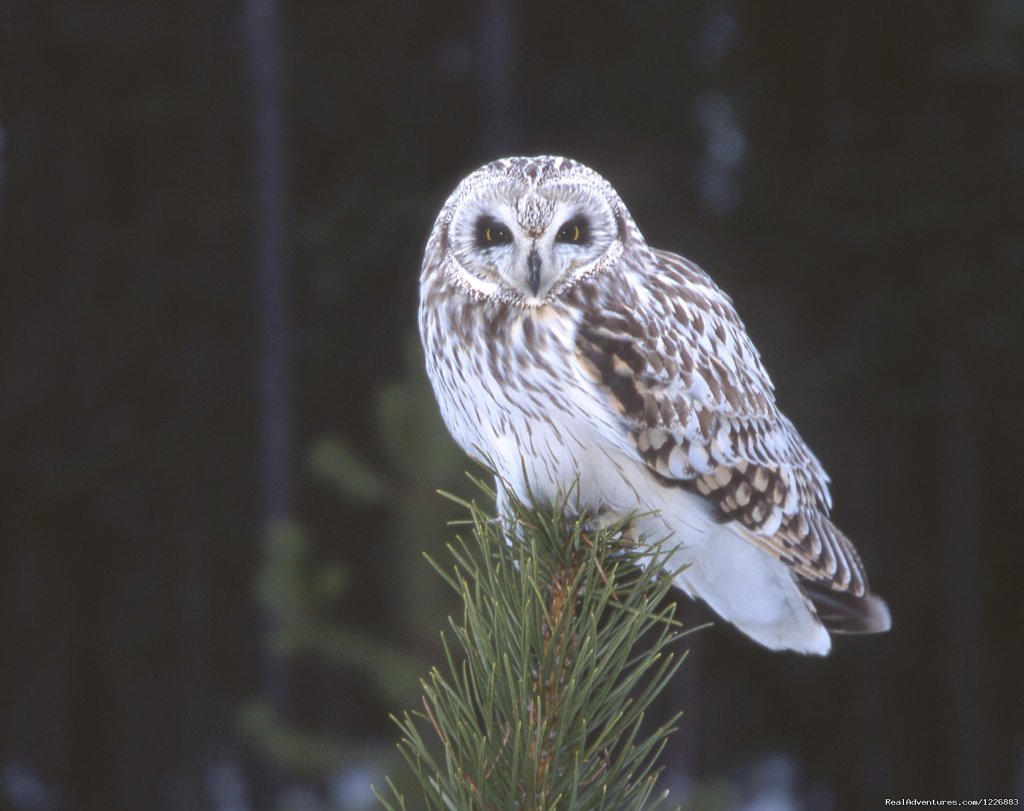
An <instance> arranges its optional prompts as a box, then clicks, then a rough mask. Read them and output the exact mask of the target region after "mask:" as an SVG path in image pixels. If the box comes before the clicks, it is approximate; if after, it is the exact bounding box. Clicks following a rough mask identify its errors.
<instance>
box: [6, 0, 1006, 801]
mask: <svg viewBox="0 0 1024 811" xmlns="http://www.w3.org/2000/svg"><path fill="white" fill-rule="evenodd" d="M540 152H550V153H561V154H567V155H571V156H573V157H576V158H579V159H581V160H583V161H584V162H586V163H588V164H590V165H592V166H593V167H595V168H596V169H597V170H598V171H600V172H601V173H602V174H604V175H605V176H606V177H608V178H609V179H610V180H611V182H612V183H613V184H614V185H615V186H616V187H617V189H618V190H619V191H620V193H621V194H622V197H623V198H624V200H625V201H626V203H627V205H628V206H629V207H630V209H631V211H632V213H633V214H634V216H635V218H636V221H637V223H638V224H639V226H640V228H641V229H642V230H643V231H644V233H645V235H646V236H647V238H648V239H649V240H650V242H651V243H652V244H654V245H656V246H659V247H663V248H669V249H672V250H676V251H678V252H681V253H684V254H685V255H687V256H689V257H690V258H692V259H694V260H696V261H697V262H699V263H700V264H701V265H703V266H704V267H705V268H706V269H708V270H709V271H710V272H711V274H712V275H713V276H714V278H715V279H716V280H717V281H718V282H719V283H720V284H721V285H722V286H723V288H724V289H725V290H726V291H728V292H729V293H730V294H731V295H732V296H733V298H734V300H735V302H736V305H737V308H738V309H739V311H740V313H741V315H742V316H743V317H744V319H745V320H746V323H747V326H748V328H749V330H750V333H751V335H752V336H753V338H754V340H755V342H756V343H757V344H758V346H759V347H760V349H761V351H762V354H763V356H764V358H765V361H766V364H767V366H768V368H769V370H770V371H771V372H772V374H773V377H774V379H775V383H776V385H777V389H778V393H779V400H780V403H781V405H782V407H783V409H784V410H785V411H786V412H787V413H788V414H789V416H790V417H791V418H792V419H793V420H794V422H795V423H796V424H797V425H798V426H799V427H800V429H801V431H802V433H803V434H804V436H805V438H806V439H807V440H808V441H809V443H810V444H811V446H812V447H813V448H814V449H815V450H816V452H817V453H818V455H819V456H820V457H821V459H822V460H823V462H824V464H825V466H826V468H827V469H828V470H829V472H830V473H831V474H832V477H833V480H834V486H833V494H834V496H835V501H836V505H837V506H836V510H835V518H836V520H837V523H839V525H840V526H842V527H843V528H844V529H845V530H846V531H847V532H848V533H849V534H850V535H851V537H852V538H854V539H855V541H856V542H857V544H858V547H859V548H860V550H861V551H862V553H863V556H864V558H865V561H866V564H867V566H868V570H869V572H870V574H871V577H872V583H873V586H874V588H875V590H876V591H878V592H879V593H880V594H882V595H884V596H885V597H886V598H887V599H888V600H889V603H890V605H891V607H892V612H893V616H894V629H893V631H892V633H890V634H888V635H885V636H882V637H870V638H850V639H839V640H837V643H836V646H835V648H836V650H835V652H834V654H833V655H832V656H830V657H829V658H827V659H825V660H817V659H813V660H812V659H805V658H801V657H798V656H793V655H784V654H770V653H768V652H766V651H763V650H761V649H759V648H757V647H756V646H754V645H753V644H751V643H749V642H747V641H746V640H745V639H743V638H741V637H740V636H739V635H738V634H737V633H736V632H734V631H733V630H732V629H730V628H727V627H723V626H721V625H719V626H717V627H715V628H713V629H711V630H708V631H703V632H701V633H699V634H697V635H696V636H694V637H691V638H690V644H689V647H690V648H691V655H690V658H689V659H688V661H687V662H686V663H685V664H684V665H683V669H682V671H681V673H680V675H679V678H678V679H677V682H676V683H675V684H673V686H672V689H671V692H672V695H669V696H667V697H666V698H665V702H664V704H665V707H664V709H665V713H666V715H667V714H668V713H669V712H671V711H672V710H673V709H676V708H678V707H682V708H683V709H684V710H685V713H686V714H685V716H684V718H683V720H682V723H681V729H680V731H679V733H678V734H677V735H676V737H675V738H674V739H673V743H672V746H671V749H670V751H669V752H667V753H666V757H665V763H666V766H667V771H666V773H665V779H666V785H669V786H671V787H672V788H673V789H675V792H674V795H673V796H674V797H676V798H677V799H679V800H682V799H685V798H690V801H691V806H690V807H691V808H745V809H753V808H758V809H765V808H771V809H788V808H794V809H800V808H806V809H865V808H881V807H883V806H882V802H883V798H886V797H888V798H898V797H911V798H946V799H969V798H980V797H996V798H999V797H1009V796H1016V797H1021V795H1022V793H1024V702H1022V699H1021V692H1022V688H1021V672H1020V671H1021V666H1022V664H1024V656H1022V639H1024V609H1022V607H1021V578H1022V571H1024V538H1022V535H1021V531H1020V529H1019V527H1020V520H1019V515H1020V510H1019V504H1020V501H1021V484H1022V481H1024V477H1022V475H1021V470H1022V450H1024V449H1022V447H1021V442H1020V435H1021V427H1022V425H1021V424H1022V420H1021V414H1020V397H1021V394H1022V388H1024V387H1022V385H1021V380H1022V372H1024V368H1022V367H1024V364H1022V349H1024V341H1022V337H1021V335H1022V332H1021V319H1022V315H1021V313H1022V310H1024V295H1022V293H1024V282H1022V270H1024V194H1022V191H1024V4H1021V3H1019V2H1006V1H1005V0H978V1H977V2H944V3H936V2H934V1H933V0H903V1H901V2H880V1H879V2H866V1H865V0H848V1H847V2H815V3H812V2H805V3H791V2H777V3H763V2H754V0H746V1H745V2H744V1H743V0H734V1H733V2H729V1H728V0H696V1H695V2H685V3H684V2H643V3H633V4H627V3H620V2H611V0H606V1H604V2H598V1H597V0H595V1H594V2H589V3H577V2H567V3H545V2H540V0H486V1H485V2H480V3H471V2H462V3H455V2H449V3H427V2H420V3H416V2H412V0H388V2H379V3H359V4H357V3H340V2H326V1H325V0H321V2H313V1H312V0H305V2H291V3H286V2H284V1H283V0H280V4H279V8H278V9H277V13H276V14H275V6H274V3H273V2H272V0H248V1H247V0H234V1H233V2H211V1H209V0H179V2H175V3H170V2H167V3H153V2H149V3H146V2H129V1H128V0H93V1H92V2H84V1H83V0H58V1H56V2H43V0H35V1H34V2H23V3H14V2H11V0H5V1H2V2H0V282H2V287H0V470H2V472H3V487H2V490H0V492H2V508H0V533H2V534H0V808H2V809H18V811H29V810H30V809H39V810H40V811H41V810H42V809H49V810H52V811H58V810H63V809H69V810H71V809H103V810H107V811H119V810H120V809H170V810H173V811H177V809H198V810H199V811H203V810H205V809H217V810H218V811H220V810H221V809H224V810H225V811H227V809H231V811H246V810H247V809H250V808H252V809H261V810H262V809H275V811H277V810H278V809H282V810H283V809H289V811H300V809H301V810H309V811H314V810H315V811H326V809H363V808H370V807H374V801H373V800H372V795H369V793H368V788H367V786H368V784H369V783H370V782H373V783H374V784H376V785H378V786H379V785H381V784H382V783H383V775H384V774H385V773H388V774H391V775H393V776H394V777H395V779H396V780H397V781H398V782H399V783H400V784H402V785H405V786H407V787H408V774H407V772H406V770H405V768H404V766H402V765H400V764H399V762H398V761H397V758H396V756H395V752H394V746H393V744H394V742H395V740H396V739H397V737H398V733H397V731H396V729H395V727H394V726H393V725H392V724H391V723H390V722H389V720H388V714H389V713H391V712H397V711H400V710H401V709H403V708H406V707H414V706H416V705H417V704H418V700H419V699H418V690H419V687H418V684H417V679H418V678H419V677H420V676H421V675H423V674H425V673H426V671H427V668H428V667H429V666H431V665H433V664H436V663H440V661H441V659H442V654H441V651H440V649H439V645H438V632H439V630H440V629H441V627H442V626H443V623H444V617H445V615H446V614H447V612H449V611H450V610H451V608H452V606H451V602H450V599H451V598H450V596H449V595H448V594H447V592H446V591H445V588H444V587H443V584H442V583H441V582H440V579H439V578H438V577H436V575H434V573H433V572H432V571H431V570H430V569H429V567H428V566H427V564H426V563H425V562H424V560H423V558H422V556H421V553H422V552H423V551H425V550H426V551H432V552H433V553H434V554H435V555H438V556H441V557H442V559H443V555H444V554H445V553H444V551H443V542H444V539H445V538H446V537H447V534H448V532H449V530H447V529H446V527H445V521H446V520H447V519H448V518H450V517H452V515H453V511H452V509H451V508H450V506H449V505H448V504H446V503H445V502H443V501H441V500H440V499H439V498H438V497H437V496H436V495H435V494H434V491H435V489H437V488H439V487H443V488H448V489H461V490H462V491H463V492H465V491H467V486H466V484H465V482H464V479H463V476H462V471H463V470H464V469H465V468H466V467H467V464H466V462H465V461H464V460H463V458H462V456H461V455H460V454H459V453H458V451H457V450H455V449H454V448H453V447H452V445H451V443H450V441H449V440H448V439H447V437H446V435H445V434H444V430H443V427H442V426H441V424H440V421H439V418H438V416H437V412H436V407H435V405H434V402H433V399H432V397H431V396H430V393H429V389H428V388H427V387H426V383H425V379H424V375H423V373H422V371H421V368H422V361H421V358H420V356H419V349H418V344H417V341H416V337H415V306H416V297H417V290H416V284H417V274H418V269H419V261H420V254H421V250H422V246H423V244H424V242H425V239H426V236H427V234H428V232H429V230H430V227H431V224H432V222H433V217H434V215H435V213H436V211H437V209H438V207H439V206H440V204H441V203H442V202H443V200H444V198H445V197H446V196H447V194H448V193H449V192H450V190H451V189H452V188H453V187H454V185H455V183H456V182H457V181H458V180H459V179H460V178H461V177H462V176H463V175H464V174H466V173H467V172H468V171H470V170H471V169H473V168H475V167H476V166H477V165H479V164H481V163H483V162H485V161H487V160H490V159H492V158H495V157H498V156H500V155H502V154H507V153H527V154H529V153H540ZM684 610H685V616H686V618H687V621H688V622H691V623H697V622H702V621H704V620H705V619H708V615H707V614H706V613H705V612H704V611H703V609H701V608H700V607H698V606H692V605H690V604H687V605H686V607H685V609H684ZM758 803H760V804H758ZM773 803H774V804H773Z"/></svg>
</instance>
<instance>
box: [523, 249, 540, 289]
mask: <svg viewBox="0 0 1024 811" xmlns="http://www.w3.org/2000/svg"><path fill="white" fill-rule="evenodd" d="M526 267H527V269H528V270H529V271H530V275H529V276H528V277H527V280H526V281H527V283H528V284H529V285H530V289H531V290H532V291H533V295H535V296H536V295H537V292H538V291H539V290H540V254H539V253H537V249H536V248H534V249H533V250H532V251H530V255H529V257H527V259H526Z"/></svg>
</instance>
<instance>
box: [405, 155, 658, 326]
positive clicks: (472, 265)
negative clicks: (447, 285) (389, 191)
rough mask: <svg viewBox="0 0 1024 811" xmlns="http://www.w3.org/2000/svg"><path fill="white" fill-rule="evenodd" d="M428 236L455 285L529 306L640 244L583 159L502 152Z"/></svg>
mask: <svg viewBox="0 0 1024 811" xmlns="http://www.w3.org/2000/svg"><path fill="white" fill-rule="evenodd" d="M434 240H436V247H437V249H438V250H439V251H440V253H441V262H442V265H443V267H444V270H445V271H446V272H447V273H448V274H449V275H450V277H451V278H452V279H453V280H454V281H455V282H456V283H457V284H458V285H459V286H461V287H463V288H464V289H466V290H467V291H469V292H471V293H472V294H473V295H476V296H479V297H483V298H488V299H500V300H502V301H506V302H510V303H514V304H518V305H519V306H522V307H531V308H534V307H540V306H543V305H544V304H545V303H546V302H548V301H550V300H551V299H552V298H553V297H555V296H558V295H559V294H560V293H562V292H563V291H565V290H566V289H568V288H569V287H571V286H572V285H573V284H575V283H576V282H577V281H579V280H580V279H582V278H584V277H586V276H589V275H590V274H592V273H595V272H598V271H600V270H602V269H603V268H605V267H607V266H608V265H610V264H611V263H612V262H614V261H615V260H617V259H618V258H619V257H620V256H621V255H622V252H623V250H624V249H626V247H628V246H630V245H632V244H636V245H641V246H643V245H644V242H643V238H642V237H641V236H640V233H639V231H638V230H637V228H636V225H635V224H634V223H633V219H632V217H630V215H629V212H628V211H627V210H626V207H625V205H624V204H623V202H622V200H621V199H620V198H619V195H618V194H616V192H615V190H614V189H613V188H612V186H611V184H609V183H608V181H606V180H605V179H604V178H603V177H601V176H600V175H599V174H597V172H595V171H593V170H592V169H589V168H587V167H586V166H584V165H583V164H581V163H577V162H576V161H573V160H569V159H568V158H559V157H549V156H543V157H536V158H504V159H502V160H498V161H494V162H493V163H489V164H487V165H486V166H483V167H481V168H480V169H477V170H476V171H475V172H473V173H472V174H471V175H469V176H468V177H467V178H466V179H465V180H463V181H462V182H461V183H460V184H459V186H458V187H457V188H456V189H455V191H454V192H453V193H452V195H451V197H449V198H448V201H447V203H445V205H444V207H443V208H442V209H441V213H440V215H439V216H438V219H437V222H436V223H435V225H434V232H433V237H432V242H433V241H434ZM429 250H430V249H429V248H428V255H429ZM430 264H431V263H430V262H429V259H428V262H427V263H426V267H425V273H426V272H427V271H428V270H429V269H430V267H429V266H430Z"/></svg>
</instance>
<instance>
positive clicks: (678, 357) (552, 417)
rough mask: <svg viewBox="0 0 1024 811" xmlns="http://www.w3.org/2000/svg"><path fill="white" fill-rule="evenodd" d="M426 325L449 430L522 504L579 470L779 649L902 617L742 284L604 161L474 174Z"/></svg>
mask: <svg viewBox="0 0 1024 811" xmlns="http://www.w3.org/2000/svg"><path fill="white" fill-rule="evenodd" d="M419 318H420V335H421V338H422V340H423V346H424V349H425V352H426V359H427V372H428V374H429V376H430V380H431V383H432V384H433V387H434V392H435V394H436V395H437V400H438V403H439V404H440V406H441V413H442V414H443V416H444V420H445V423H446V424H447V426H448V429H449V430H450V431H451V433H452V435H453V436H454V437H455V439H456V441H457V442H458V443H459V444H460V445H461V446H462V448H463V449H464V450H465V451H466V452H467V453H469V454H470V455H471V456H474V457H476V458H478V459H480V460H486V461H487V462H488V463H489V464H490V465H491V466H493V467H494V468H495V469H496V472H497V473H498V475H499V478H500V479H501V480H503V481H504V483H505V486H507V487H509V488H511V489H512V490H513V491H514V492H515V494H516V495H517V496H518V497H519V498H520V499H521V500H524V501H526V500H528V498H529V496H531V495H532V497H533V499H534V500H535V501H536V500H540V499H552V500H553V499H555V498H558V497H560V495H561V494H563V493H565V492H566V490H567V489H568V488H569V487H571V486H572V484H573V483H574V482H575V481H577V480H578V487H579V496H580V499H581V501H582V502H583V503H585V504H586V505H588V506H589V507H590V508H591V511H592V513H595V514H596V513H600V514H602V515H626V514H628V513H632V512H642V513H644V516H643V517H641V518H639V519H637V521H638V524H639V526H638V527H637V529H638V530H639V532H640V534H642V535H644V536H646V537H649V538H657V539H661V538H665V537H671V539H673V542H678V546H677V548H676V551H675V553H674V555H675V556H676V559H675V560H674V561H673V562H676V561H678V562H679V563H684V562H685V563H688V564H689V566H688V567H687V568H685V569H684V570H683V571H682V573H681V574H680V575H679V576H678V578H677V585H678V586H679V587H680V588H682V589H683V590H684V591H686V592H687V593H688V594H690V595H692V596H695V597H698V598H700V599H702V600H703V601H705V602H706V603H707V604H708V605H709V606H711V608H712V609H714V610H715V611H716V612H717V613H718V614H719V615H721V616H722V617H723V618H724V619H726V620H728V621H729V622H731V623H733V624H734V625H736V626H737V627H738V628H739V629H740V630H741V631H743V632H744V633H745V634H747V635H748V636H750V637H752V638H753V639H754V640H756V641H757V642H760V643H761V644H762V645H765V646H767V647H769V648H773V649H790V650H795V651H801V652H804V653H817V654H825V653H827V652H828V651H829V648H830V646H831V640H830V637H829V631H833V632H849V633H867V632H873V631H884V630H886V629H888V628H889V625H890V620H889V611H888V608H887V607H886V604H885V602H884V601H883V600H881V599H880V598H879V597H876V596H875V595H873V594H872V593H871V592H870V591H869V589H868V583H867V578H866V576H865V573H864V567H863V566H862V565H861V562H860V558H859V557H858V556H857V552H856V550H855V549H854V548H853V545H852V544H851V543H850V541H849V540H848V539H847V538H846V536H845V535H843V534H842V532H840V531H839V530H838V529H837V528H836V527H835V526H834V525H833V524H832V522H831V521H830V520H829V518H828V511H829V508H830V506H831V497H830V495H829V490H828V477H827V475H826V474H825V471H824V470H822V468H821V465H820V464H819V462H818V460H817V459H816V458H815V457H814V454H813V453H811V451H810V449H809V448H808V447H807V445H806V444H804V441H803V440H802V439H801V438H800V435H799V434H798V433H797V431H796V429H795V428H794V427H793V425H792V423H790V421H789V420H788V419H786V417H785V416H783V415H782V414H781V413H780V412H779V409H778V407H777V406H776V404H775V397H774V394H773V391H772V383H771V380H770V379H769V378H768V374H767V372H765V370H764V367H763V366H762V365H761V359H760V357H759V355H758V352H757V350H756V349H755V348H754V345H753V344H752V343H751V341H750V338H749V337H747V333H746V331H745V329H744V327H743V324H742V322H741V321H740V319H739V317H738V316H737V315H736V311H735V310H734V309H733V305H732V302H731V301H730V299H729V297H728V296H726V295H725V294H724V293H723V292H722V291H721V290H719V289H718V287H717V286H716V285H715V283H714V282H713V281H711V279H710V278H709V277H708V276H707V274H705V273H704V271H702V270H701V269H700V268H699V267H697V266H696V265H694V264H693V263H692V262H689V261H688V260H686V259H684V258H683V257H681V256H677V255H676V254H673V253H668V252H667V251H661V250H657V249H655V248H651V247H650V246H648V245H647V243H646V242H645V241H644V238H643V236H642V235H641V234H640V231H639V230H638V229H637V227H636V225H635V224H634V222H633V218H632V217H631V216H630V214H629V212H628V211H627V210H626V207H625V205H624V204H623V202H622V200H621V199H620V198H619V195H618V194H617V193H616V192H615V190H614V189H613V188H612V187H611V185H610V184H609V183H608V182H607V181H606V180H604V178H602V177H601V176H600V175H598V174H597V173H596V172H594V171H593V170H591V169H588V168H587V167H586V166H583V165H582V164H579V163H576V162H575V161H572V160H568V159H566V158H558V157H538V158H508V159H505V160H499V161H496V162H494V163H490V164H488V165H486V166H484V167H482V168H480V169H478V170H477V171H475V172H473V173H472V174H471V175H469V176H468V177H467V178H466V179H465V180H463V181H462V183H460V184H459V186H458V188H456V190H455V192H454V193H453V194H452V195H451V197H450V198H449V199H448V201H447V202H446V203H445V205H444V208H442V209H441V213H440V214H439V215H438V218H437V222H436V223H435V225H434V230H433V233H432V234H431V235H430V240H429V242H428V243H427V248H426V256H425V257H424V260H423V273H422V276H421V277H420V311H419Z"/></svg>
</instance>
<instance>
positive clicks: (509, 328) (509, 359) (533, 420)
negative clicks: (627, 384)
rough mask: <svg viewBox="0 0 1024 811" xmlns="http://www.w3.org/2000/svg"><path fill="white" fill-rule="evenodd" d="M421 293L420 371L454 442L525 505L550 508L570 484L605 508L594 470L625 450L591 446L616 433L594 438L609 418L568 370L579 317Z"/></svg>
mask: <svg viewBox="0 0 1024 811" xmlns="http://www.w3.org/2000/svg"><path fill="white" fill-rule="evenodd" d="M425 292H426V294H425V295H424V299H423V302H424V303H423V306H421V311H420V329H421V333H422V338H423V343H424V346H425V347H427V353H426V356H427V373H428V375H429V377H430V380H431V383H432V385H433V387H434V392H435V394H436V396H437V400H438V403H439V404H440V407H441V413H442V416H443V418H444V421H445V424H446V425H447V427H448V430H449V431H450V432H451V434H452V436H453V437H454V438H455V440H456V442H458V444H459V445H460V446H461V447H462V448H463V450H465V451H466V452H467V453H468V454H470V455H471V456H473V457H474V458H475V459H477V460H478V461H480V462H482V463H483V464H485V465H487V466H489V467H492V468H494V470H495V472H496V473H497V474H498V475H499V477H500V478H501V479H502V480H503V482H504V483H505V485H506V486H509V487H511V488H512V490H513V491H514V492H515V493H516V495H517V496H519V497H520V498H521V499H522V500H524V501H526V502H527V503H530V502H551V501H555V500H557V499H559V498H560V497H561V496H562V495H563V494H565V493H567V492H568V491H569V488H571V487H572V486H573V485H574V484H575V483H576V482H577V480H579V487H580V490H581V492H580V496H581V497H582V498H583V500H584V501H585V502H587V503H597V502H604V501H607V498H606V497H605V496H604V495H602V494H601V491H602V490H604V489H606V487H602V486H601V483H600V482H598V481H596V480H595V479H594V475H595V474H594V472H595V471H608V470H613V469H614V468H615V467H617V465H612V466H609V460H610V459H612V458H613V457H615V456H618V455H619V454H620V453H622V454H624V453H625V452H626V448H625V446H623V447H622V448H616V447H609V446H608V445H607V443H606V442H603V441H600V440H599V439H598V437H599V436H602V435H603V436H605V437H619V436H622V432H621V430H618V429H617V428H615V427H614V426H611V425H608V426H606V427H607V428H608V430H605V431H601V430H600V428H601V427H603V426H602V423H606V422H610V420H611V419H613V417H611V415H610V414H609V411H608V409H607V408H606V407H603V406H602V404H601V403H600V401H599V400H598V396H597V394H596V392H595V391H594V390H593V385H592V383H591V382H590V381H588V380H586V379H584V378H582V377H581V376H580V375H579V372H578V366H577V365H576V364H573V363H571V359H572V358H573V357H574V352H575V346H574V344H575V334H576V329H577V321H578V318H579V310H578V309H577V310H570V309H568V308H567V307H565V306H564V305H562V304H560V303H559V302H557V301H556V302H554V303H550V304H547V305H545V306H543V307H540V308H536V309H523V308H521V307H517V306H514V305H509V304H505V303H502V302H500V301H495V300H471V299H468V298H467V297H466V296H465V294H464V293H463V292H462V291H458V290H452V289H447V290H435V291H430V290H429V289H428V290H427V291H425ZM435 293H436V295H434V294H435ZM613 487H614V486H613Z"/></svg>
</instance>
